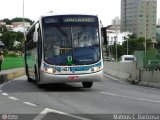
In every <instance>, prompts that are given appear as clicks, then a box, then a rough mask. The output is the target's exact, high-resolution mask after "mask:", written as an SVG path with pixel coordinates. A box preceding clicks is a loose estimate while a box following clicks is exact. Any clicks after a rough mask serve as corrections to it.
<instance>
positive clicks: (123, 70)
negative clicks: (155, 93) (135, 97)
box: [104, 62, 160, 88]
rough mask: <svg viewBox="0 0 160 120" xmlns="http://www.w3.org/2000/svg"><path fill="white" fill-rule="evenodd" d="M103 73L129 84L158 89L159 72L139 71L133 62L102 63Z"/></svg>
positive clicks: (159, 83)
mask: <svg viewBox="0 0 160 120" xmlns="http://www.w3.org/2000/svg"><path fill="white" fill-rule="evenodd" d="M104 72H106V73H108V74H110V75H112V76H115V77H118V78H121V79H124V80H127V81H129V82H131V83H138V84H140V85H145V86H152V87H158V88H160V71H145V70H139V69H137V68H136V63H135V62H130V63H120V62H104Z"/></svg>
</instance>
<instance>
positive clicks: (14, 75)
mask: <svg viewBox="0 0 160 120" xmlns="http://www.w3.org/2000/svg"><path fill="white" fill-rule="evenodd" d="M23 75H25V70H24V69H20V70H18V71H13V72H10V73H5V74H1V75H0V84H2V83H4V82H8V81H9V80H13V79H15V78H17V77H21V76H23Z"/></svg>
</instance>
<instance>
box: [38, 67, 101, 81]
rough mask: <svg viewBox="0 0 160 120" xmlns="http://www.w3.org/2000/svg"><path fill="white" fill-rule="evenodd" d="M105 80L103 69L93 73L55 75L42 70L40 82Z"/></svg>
mask: <svg viewBox="0 0 160 120" xmlns="http://www.w3.org/2000/svg"><path fill="white" fill-rule="evenodd" d="M100 81H103V70H101V71H99V72H95V73H91V74H74V75H54V74H48V73H45V72H42V71H41V72H40V81H39V84H48V83H67V82H100Z"/></svg>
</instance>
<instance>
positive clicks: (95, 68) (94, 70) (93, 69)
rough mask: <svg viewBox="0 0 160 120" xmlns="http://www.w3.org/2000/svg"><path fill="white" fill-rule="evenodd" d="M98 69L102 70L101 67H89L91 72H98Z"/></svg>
mask: <svg viewBox="0 0 160 120" xmlns="http://www.w3.org/2000/svg"><path fill="white" fill-rule="evenodd" d="M100 70H102V67H93V68H91V71H92V72H98V71H100Z"/></svg>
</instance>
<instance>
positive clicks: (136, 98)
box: [100, 92, 160, 103]
mask: <svg viewBox="0 0 160 120" xmlns="http://www.w3.org/2000/svg"><path fill="white" fill-rule="evenodd" d="M100 93H102V94H106V95H111V96H117V97H123V98H128V99H134V100H141V101H147V102H155V103H160V101H158V100H152V99H144V98H139V97H129V96H124V95H118V94H113V93H107V92H100Z"/></svg>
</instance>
